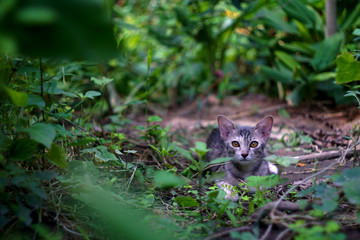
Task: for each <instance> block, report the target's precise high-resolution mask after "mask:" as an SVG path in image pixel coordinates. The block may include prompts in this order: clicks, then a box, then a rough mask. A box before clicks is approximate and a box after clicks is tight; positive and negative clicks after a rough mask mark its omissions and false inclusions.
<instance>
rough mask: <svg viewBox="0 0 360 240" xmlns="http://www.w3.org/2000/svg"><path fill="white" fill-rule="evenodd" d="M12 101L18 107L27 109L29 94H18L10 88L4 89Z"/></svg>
mask: <svg viewBox="0 0 360 240" xmlns="http://www.w3.org/2000/svg"><path fill="white" fill-rule="evenodd" d="M4 88H5V90H6V92H7V94H8V96H9V97H10V98H11V101H12V102H13V103H14V104H15V105H16V106H18V107H26V105H27V102H28V94H27V93H23V92H18V91H15V90H12V89H10V88H7V87H4Z"/></svg>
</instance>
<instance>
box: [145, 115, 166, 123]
mask: <svg viewBox="0 0 360 240" xmlns="http://www.w3.org/2000/svg"><path fill="white" fill-rule="evenodd" d="M146 121H148V122H161V121H162V118H161V117H159V116H150V117H148V119H147V120H146Z"/></svg>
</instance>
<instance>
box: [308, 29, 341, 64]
mask: <svg viewBox="0 0 360 240" xmlns="http://www.w3.org/2000/svg"><path fill="white" fill-rule="evenodd" d="M344 39H345V37H344V34H343V33H342V32H339V33H337V34H334V35H332V36H331V37H329V38H327V39H325V40H323V41H322V42H320V43H319V44H317V45H316V46H315V49H316V53H315V56H314V58H313V60H312V61H311V65H312V66H313V67H314V69H315V70H317V71H321V70H324V69H325V68H327V67H329V66H330V65H331V64H332V62H333V61H334V60H335V58H336V56H337V55H338V53H339V51H340V47H341V44H342V42H343V41H344Z"/></svg>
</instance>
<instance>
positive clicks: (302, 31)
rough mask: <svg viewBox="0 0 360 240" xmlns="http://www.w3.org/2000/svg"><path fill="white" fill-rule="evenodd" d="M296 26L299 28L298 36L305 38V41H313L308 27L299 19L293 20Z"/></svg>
mask: <svg viewBox="0 0 360 240" xmlns="http://www.w3.org/2000/svg"><path fill="white" fill-rule="evenodd" d="M294 22H295V24H296V26H297V28H298V29H299V32H300V34H299V36H301V37H302V39H303V40H305V41H306V42H313V41H314V40H313V37H312V36H311V34H310V32H309V29H308V28H307V27H306V26H305V25H304V23H303V22H299V21H296V20H295V21H294Z"/></svg>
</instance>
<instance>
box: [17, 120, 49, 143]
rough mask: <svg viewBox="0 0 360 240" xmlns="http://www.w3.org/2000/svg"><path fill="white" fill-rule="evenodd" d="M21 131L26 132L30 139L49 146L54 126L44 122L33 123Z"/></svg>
mask: <svg viewBox="0 0 360 240" xmlns="http://www.w3.org/2000/svg"><path fill="white" fill-rule="evenodd" d="M23 131H24V132H26V133H28V134H29V136H30V138H31V139H33V140H34V141H36V142H39V143H41V144H43V145H44V146H45V147H47V148H50V147H51V143H52V141H53V140H54V138H55V129H54V127H53V126H51V125H50V124H46V123H35V124H34V125H32V126H30V127H29V128H26V129H24V130H23Z"/></svg>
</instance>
